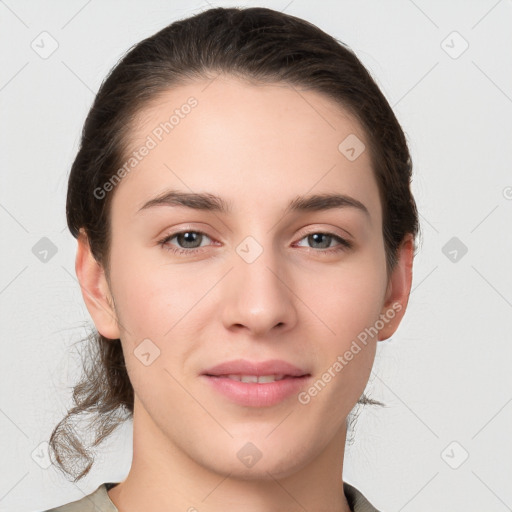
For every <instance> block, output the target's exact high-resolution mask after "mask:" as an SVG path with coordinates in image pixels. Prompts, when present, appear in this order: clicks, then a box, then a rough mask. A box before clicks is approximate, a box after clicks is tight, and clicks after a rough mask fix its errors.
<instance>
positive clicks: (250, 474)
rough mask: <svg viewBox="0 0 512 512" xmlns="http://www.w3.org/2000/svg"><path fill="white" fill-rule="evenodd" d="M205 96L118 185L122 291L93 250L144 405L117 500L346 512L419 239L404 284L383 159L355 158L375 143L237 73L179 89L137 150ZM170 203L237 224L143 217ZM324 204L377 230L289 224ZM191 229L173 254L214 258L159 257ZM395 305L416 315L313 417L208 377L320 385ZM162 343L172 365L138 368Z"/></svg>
mask: <svg viewBox="0 0 512 512" xmlns="http://www.w3.org/2000/svg"><path fill="white" fill-rule="evenodd" d="M190 96H194V97H195V98H196V99H197V100H198V105H197V107H195V108H194V109H193V110H192V111H191V112H190V114H188V116H186V117H185V118H184V119H181V120H180V123H179V125H177V126H176V127H175V128H174V129H173V131H172V132H171V133H170V134H168V135H166V136H165V137H164V138H163V140H162V141H161V142H160V143H159V144H158V145H157V147H155V148H154V149H152V150H151V151H150V153H149V154H148V155H147V156H146V157H145V158H144V159H143V160H142V161H141V162H140V163H139V164H138V165H137V167H136V168H135V169H134V170H133V171H131V173H129V174H127V175H126V176H125V177H124V178H123V179H122V181H121V183H119V184H118V185H117V187H116V188H115V191H114V196H113V202H112V211H111V213H112V217H111V222H112V224H111V225H112V233H113V235H112V245H111V269H110V271H111V272H110V275H109V276H108V277H109V279H108V278H107V275H106V274H105V272H104V269H103V268H102V267H101V266H100V265H99V264H98V263H96V261H95V260H94V259H93V257H92V255H91V253H90V250H89V246H88V243H87V238H86V236H85V235H83V236H80V237H79V244H78V252H77V258H76V272H77V276H78V278H79V281H80V284H81V286H82V292H83V297H84V300H85V303H86V305H87V308H88V310H89V312H90V314H91V317H92V319H93V321H94V323H95V325H96V328H97V329H98V331H99V332H100V333H101V334H103V335H104V336H106V337H108V338H112V339H116V338H120V339H121V342H122V347H123V351H124V355H125V360H126V365H127V370H128V373H129V377H130V380H131V382H132V385H133V387H134V391H135V403H134V416H133V428H134V431H133V439H134V448H133V450H134V451H133V462H132V466H131V469H130V472H129V474H128V476H127V478H126V479H125V480H124V481H123V482H121V483H120V484H118V485H117V486H116V487H114V488H113V489H111V490H110V491H109V497H110V499H111V500H112V501H113V503H114V504H115V505H116V506H117V508H118V509H119V510H120V512H132V511H136V510H146V511H148V512H152V511H157V510H183V511H185V510H189V507H195V508H196V509H197V510H198V511H200V512H202V511H209V512H217V511H222V512H230V511H235V510H236V511H239V510H242V509H243V510H245V511H247V512H260V511H265V512H269V511H275V512H277V511H282V510H287V511H295V510H297V511H299V510H300V511H303V510H308V511H309V512H319V511H327V510H329V511H340V512H347V511H349V510H350V508H349V506H348V503H347V500H346V497H345V495H344V493H343V486H342V471H343V455H344V446H345V440H346V428H347V427H346V419H347V416H348V414H349V413H350V411H351V410H352V408H353V407H354V405H355V404H356V402H357V400H358V399H359V398H360V396H361V395H362V393H363V391H364V389H365V386H366V384H367V382H368V378H369V376H370V371H371V368H372V364H373V361H374V357H375V350H376V344H377V342H378V341H379V340H385V339H387V338H389V337H390V336H391V335H392V334H393V333H394V332H395V331H396V329H397V327H398V325H399V323H400V321H401V319H402V316H403V314H404V313H405V310H406V306H407V301H408V297H409V293H410V288H411V280H412V260H413V251H414V247H413V240H412V238H411V237H410V236H409V235H408V236H407V237H406V238H405V239H404V242H403V244H402V245H401V247H400V250H399V253H398V256H399V261H398V265H397V266H396V267H395V269H394V271H393V273H392V274H391V275H390V276H389V279H388V276H387V274H386V267H385V252H384V241H383V236H382V211H381V203H380V199H379V192H378V187H377V182H376V181H375V178H374V175H373V172H372V168H371V162H370V155H369V151H368V150H366V151H363V153H362V154H361V155H360V156H359V157H358V158H357V159H356V160H354V161H349V160H348V159H347V158H346V157H345V156H344V155H343V154H341V153H340V152H339V151H338V145H339V144H340V142H341V141H343V140H344V139H345V137H347V136H348V135H349V134H356V135H357V137H358V138H359V139H360V140H362V141H363V142H364V143H365V144H366V147H367V148H368V147H369V146H368V144H367V139H366V138H365V134H364V132H363V130H362V128H361V127H360V125H359V124H358V123H357V121H356V120H355V119H354V118H352V117H351V116H350V115H349V114H348V113H347V112H346V111H343V110H342V109H341V108H340V107H339V106H338V105H337V104H335V103H334V102H332V100H330V99H329V98H326V97H324V96H323V95H321V94H319V93H316V92H312V91H301V90H300V89H296V88H292V87H289V86H286V85H284V84H277V85H276V84H272V85H268V84H267V85H261V84H260V85H254V84H249V83H247V82H242V81H240V80H238V79H235V78H233V77H230V76H226V75H221V76H218V77H217V78H216V79H215V80H214V81H213V82H211V81H206V80H205V81H196V82H193V83H190V84H188V85H180V86H179V87H174V88H173V89H172V90H169V91H166V92H165V94H163V95H161V96H160V97H159V98H158V99H157V100H155V101H154V102H153V103H152V104H151V105H150V106H148V107H147V108H145V109H144V110H143V111H142V112H141V113H140V115H139V116H138V117H137V119H136V121H135V123H134V125H133V127H132V131H131V133H132V143H133V144H132V148H133V149H136V148H138V147H140V146H141V144H142V143H143V141H144V140H145V139H146V137H147V136H148V134H150V133H151V131H152V130H153V129H154V127H155V126H157V125H158V124H159V123H160V122H163V121H164V120H167V119H168V118H169V116H170V115H171V114H172V112H173V111H174V109H176V108H179V106H180V105H183V104H184V103H186V100H187V98H189V97H190ZM164 164H165V165H164ZM166 166H167V167H166ZM167 189H174V190H180V191H183V192H209V193H212V194H216V195H219V196H221V197H223V198H224V199H225V200H227V201H230V202H231V204H232V211H231V213H229V214H222V213H218V212H217V213H213V212H208V211H199V210H194V209H190V208H184V207H177V206H159V207H155V208H150V209H146V210H143V211H142V212H139V213H137V210H138V209H139V208H140V206H141V205H142V204H143V203H144V202H145V201H147V200H149V199H151V198H153V197H155V196H156V195H158V194H159V193H161V192H163V191H164V190H167ZM323 192H338V193H343V194H347V195H349V196H351V197H353V198H356V199H357V200H359V201H361V202H362V203H363V204H364V205H365V206H366V208H367V209H368V211H369V217H366V216H365V215H364V214H363V213H362V212H361V211H359V210H358V209H356V208H352V207H346V208H341V209H331V210H326V211H320V212H311V211H309V212H295V213H291V214H288V215H284V209H285V207H286V206H287V204H288V202H289V201H290V200H291V199H292V198H294V197H296V196H297V195H307V194H318V193H323ZM181 230H185V231H193V230H199V231H203V232H205V233H206V235H207V236H203V238H202V239H200V237H198V241H197V243H196V245H195V246H194V245H189V247H192V249H187V246H186V242H184V240H183V239H182V238H179V237H175V238H174V239H172V241H170V242H168V243H167V247H169V246H171V247H174V248H184V249H185V250H189V251H191V250H193V248H194V247H200V249H199V252H196V253H195V254H192V253H189V254H185V255H176V254H173V253H172V252H170V251H168V250H166V248H165V247H164V246H162V245H159V243H158V241H159V240H161V239H163V238H164V237H165V236H166V235H171V234H173V233H175V232H178V231H181ZM313 233H332V234H334V235H337V236H340V237H342V238H345V239H347V240H351V241H352V242H353V247H352V248H350V249H347V248H345V249H342V250H340V251H339V252H329V248H330V249H331V251H332V249H333V248H337V247H338V248H339V247H340V243H339V242H338V241H337V240H336V239H335V238H333V239H331V241H330V242H329V239H327V240H326V241H324V242H322V240H320V241H317V242H315V241H314V240H311V239H310V238H308V236H307V235H310V234H313ZM247 236H251V237H253V238H254V239H255V240H256V241H257V242H258V243H259V244H260V246H261V247H262V249H263V252H262V253H261V255H260V256H259V257H258V258H257V259H256V260H255V261H254V262H252V263H247V262H246V261H245V260H244V259H242V258H241V257H240V256H239V254H238V253H237V252H236V248H237V246H238V245H239V244H240V242H241V241H242V240H243V239H244V238H245V237H247ZM189 241H190V239H189ZM180 242H181V245H180ZM322 253H323V254H324V255H323V256H322ZM392 304H400V306H401V309H400V310H399V311H396V314H395V315H394V318H393V319H392V320H391V321H389V322H388V323H386V324H385V325H384V327H383V328H382V329H381V330H380V331H379V334H378V335H377V336H375V337H373V338H369V339H368V343H367V344H366V345H362V344H361V348H362V350H360V351H359V352H358V353H357V355H355V356H354V358H353V359H352V360H351V361H350V362H348V363H347V364H346V365H345V366H344V367H343V369H342V371H340V372H338V373H337V374H336V376H335V377H334V378H332V380H331V381H330V382H329V383H328V384H327V385H326V386H325V388H324V389H323V390H322V391H321V392H320V393H318V395H317V396H315V397H312V398H311V401H310V402H309V403H308V404H306V405H303V404H301V403H299V401H298V400H297V396H296V395H292V396H291V397H290V398H287V399H286V400H284V401H283V402H281V403H279V404H277V405H274V406H271V407H261V408H255V407H242V406H240V405H236V404H234V403H232V402H230V401H229V400H228V399H227V398H226V397H224V396H223V395H220V394H219V393H217V392H216V391H215V390H213V389H210V387H209V386H207V385H206V384H205V383H204V382H202V379H201V378H199V377H198V376H199V374H200V373H201V371H203V370H205V369H206V368H208V367H210V366H212V365H214V364H217V363H220V362H223V361H226V360H229V359H234V358H239V357H240V358H246V359H252V360H257V361H262V360H266V359H273V358H277V359H284V360H286V361H289V362H291V363H293V364H295V365H297V366H299V367H301V368H304V369H307V371H309V372H310V373H311V374H312V375H313V379H314V380H316V379H318V378H320V377H321V375H322V374H323V373H324V372H325V371H326V369H327V368H329V367H330V366H332V365H333V363H334V362H335V361H336V359H337V357H338V355H341V354H343V353H345V351H346V350H347V349H348V348H349V347H350V345H351V343H352V342H353V340H355V339H356V338H357V335H358V334H359V333H361V332H362V331H364V329H365V328H367V327H369V326H372V325H374V324H375V322H376V320H378V319H379V315H380V314H384V313H386V312H387V311H389V310H390V308H391V307H392ZM147 338H149V339H150V340H151V342H152V343H153V344H154V346H157V347H158V349H159V350H160V356H159V357H157V358H156V359H155V360H154V361H153V362H152V363H151V364H150V365H148V366H146V365H144V364H142V363H141V361H140V359H139V358H138V357H137V356H136V355H135V354H134V350H135V349H136V347H137V346H138V345H139V344H140V343H141V341H142V340H144V339H147ZM247 442H251V443H253V444H254V445H255V446H256V447H257V448H258V450H259V451H260V452H261V454H262V456H261V459H260V460H259V461H258V462H257V463H256V464H255V465H253V466H252V467H250V468H249V467H246V466H245V465H244V464H242V463H241V461H240V460H239V458H238V457H237V452H238V451H239V450H240V449H241V448H242V447H243V446H244V445H245V444H246V443H247ZM192 510H193V509H190V511H192Z"/></svg>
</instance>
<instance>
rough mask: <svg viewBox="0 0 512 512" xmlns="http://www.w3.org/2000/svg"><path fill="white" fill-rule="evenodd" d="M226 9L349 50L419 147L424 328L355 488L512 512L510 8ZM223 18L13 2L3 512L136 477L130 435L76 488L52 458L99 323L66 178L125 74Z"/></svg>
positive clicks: (7, 110)
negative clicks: (179, 23)
mask: <svg viewBox="0 0 512 512" xmlns="http://www.w3.org/2000/svg"><path fill="white" fill-rule="evenodd" d="M209 4H210V5H212V6H231V5H245V6H256V5H261V6H268V7H271V8H274V9H277V10H284V11H285V12H286V13H288V14H292V15H296V16H299V17H302V18H305V19H307V20H309V21H311V22H313V23H314V24H316V25H318V26H319V27H320V28H322V29H323V30H325V31H326V32H328V33H330V34H331V35H333V36H335V37H337V38H338V39H340V40H342V41H344V42H346V43H347V44H349V46H351V48H353V49H354V51H355V52H356V54H357V55H358V56H359V57H360V59H361V60H362V61H363V63H364V64H365V65H366V66H367V68H368V69H369V70H370V72H371V73H372V75H373V76H374V77H375V79H376V81H377V83H378V84H379V85H380V87H381V88H382V90H383V92H384V94H385V95H386V97H387V98H388V100H389V101H390V103H391V105H392V106H393V107H394V110H395V112H396V115H397V117H398V119H399V120H400V122H401V124H402V126H403V128H404V131H405V132H406V134H407V137H408V140H409V143H410V148H411V152H412V156H413V161H414V173H415V175H414V184H413V191H414V194H415V197H416V200H417V202H418V206H419V209H420V212H421V224H422V230H423V241H422V245H421V246H420V250H419V253H418V255H417V257H416V260H415V269H414V282H413V291H412V294H411V298H410V303H409V307H408V311H407V313H406V316H405V318H404V320H403V322H402V324H401V325H400V327H399V329H398V331H397V333H396V334H395V336H393V338H392V340H391V341H390V342H386V343H380V344H379V349H378V353H377V359H376V363H375V367H374V373H373V375H372V378H371V380H370V382H369V385H368V389H367V391H368V392H369V393H370V394H371V396H372V397H374V398H376V399H379V400H382V401H384V402H385V403H386V404H387V406H388V407H387V408H385V409H384V408H366V409H365V410H364V411H363V412H362V413H361V415H360V416H359V419H358V421H357V424H356V435H355V442H354V444H353V445H351V446H348V447H347V453H346V458H345V468H344V478H345V480H347V481H348V482H350V483H352V484H353V485H355V486H356V487H358V488H360V489H361V490H362V491H363V492H364V493H365V494H366V496H367V497H368V498H369V499H370V501H372V502H373V503H374V504H375V505H376V506H377V507H378V508H380V509H382V510H383V511H387V512H389V511H406V512H414V511H426V510H433V509H435V510H437V511H440V512H442V511H450V512H453V511H465V512H470V511H481V510H485V511H486V512H501V511H504V510H512V487H511V486H510V482H511V477H512V441H511V435H510V432H511V431H512V430H511V428H510V427H511V426H512V386H511V383H512V376H511V372H510V362H511V356H512V346H511V343H510V342H511V339H510V338H511V337H510V331H511V318H512V316H511V312H512V311H511V307H512V272H511V270H510V268H511V267H510V253H511V249H512V235H511V225H512V222H511V221H512V172H511V167H510V164H511V161H512V158H511V146H512V144H511V142H512V138H511V135H512V134H511V131H512V130H511V125H512V121H511V119H512V59H511V57H510V49H511V48H512V30H511V27H512V2H511V1H510V0H501V1H496V0H489V1H487V0H482V1H451V2H443V1H440V0H439V1H430V2H427V1H421V0H415V1H412V0H409V1H407V0H401V1H399V0H395V1H386V2H383V1H380V0H375V1H357V2H356V1H341V2H340V1H339V2H326V1H325V2H313V1H301V0H293V1H291V2H288V1H287V0H283V1H267V2H245V3H244V4H238V3H236V2H209ZM207 7H208V3H205V2H184V1H173V2H170V1H158V0H150V1H147V0H146V1H138V2H135V1H130V2H128V1H124V2H121V1H104V2H99V1H97V0H96V1H94V0H90V1H64V0H62V1H60V2H59V1H42V2H36V1H14V0H5V1H0V43H1V48H2V51H1V56H0V58H1V63H0V69H1V74H0V105H1V116H0V119H1V125H0V130H1V132H0V145H1V160H2V165H1V186H0V229H1V239H2V241H1V247H2V251H1V258H2V265H1V271H0V315H1V325H2V357H1V358H0V375H1V376H2V385H1V387H0V389H1V391H0V393H1V396H0V398H1V400H0V432H1V437H0V442H1V453H2V457H1V461H0V464H1V471H0V510H2V511H9V512H22V511H23V512H26V511H36V510H42V509H46V508H49V507H50V506H56V505H59V504H63V503H65V502H69V501H72V500H75V499H78V498H81V497H83V496H84V494H88V493H89V492H92V490H94V489H95V488H96V486H97V485H99V484H100V483H102V482H104V481H119V480H120V479H122V478H124V476H125V475H126V474H127V472H128V469H129V466H130V461H131V424H130V423H128V424H127V425H126V426H125V427H123V428H122V429H121V430H119V431H117V432H116V433H115V434H114V435H113V436H112V439H111V440H110V441H109V442H107V443H105V444H104V445H102V449H101V450H100V452H99V456H98V459H97V465H95V466H94V468H93V470H92V472H91V473H90V475H89V477H87V478H86V479H85V480H82V481H81V482H79V483H78V484H76V485H75V484H73V483H71V482H68V481H67V480H66V479H64V477H63V476H61V474H60V473H58V472H57V471H56V470H55V469H54V468H53V467H52V466H49V467H48V459H47V455H45V442H46V441H47V439H48V437H49V435H50V433H51V430H52V428H53V427H54V426H55V424H56V423H57V422H58V421H59V420H60V419H61V418H62V416H63V415H64V413H65V410H66V407H67V406H69V405H70V404H71V384H72V380H71V379H72V378H73V377H74V376H76V374H77V371H78V369H77V363H76V357H75V355H74V354H75V351H74V349H72V347H71V344H72V343H73V342H75V341H77V340H79V339H80V337H81V336H83V335H84V334H85V333H86V331H85V330H84V325H86V324H87V322H89V321H90V317H89V315H88V312H87V310H86V308H85V305H84V303H83V300H82V296H81V293H80V290H79V287H78V284H77V281H76V277H75V273H74V256H75V250H76V241H75V240H74V239H73V238H72V236H71V235H70V234H69V232H68V231H67V228H66V222H65V194H66V186H67V176H68V172H69V168H70V164H71V162H72V160H73V157H74V155H75V152H76V150H77V146H78V140H79V135H80V130H81V127H82V123H83V121H84V118H85V115H86V113H87V110H88V108H89V106H90V104H91V102H92V100H93V97H94V93H95V92H96V91H97V89H98V87H99V84H100V83H101V81H102V79H103V78H104V76H105V75H106V74H107V72H108V71H109V70H110V68H111V67H112V66H113V65H114V64H115V63H116V62H117V60H118V59H119V58H120V57H121V55H122V54H123V53H124V52H125V51H126V50H127V49H128V48H129V47H130V46H131V45H132V44H134V43H136V42H138V41H139V40H140V39H142V38H144V37H146V36H149V35H151V34H153V33H154V32H156V31H157V30H159V29H160V28H162V27H164V26H165V25H167V24H169V23H170V22H172V21H173V20H175V19H177V18H182V17H185V16H188V15H191V14H193V13H196V12H199V11H201V10H203V9H205V8H207ZM44 31H46V32H48V34H49V35H44V34H43V35H41V33H42V32H44ZM454 31H456V32H457V33H458V34H459V35H457V34H453V32H454ZM54 41H55V42H54ZM52 44H53V45H55V44H58V48H56V50H55V51H54V52H53V53H52V54H51V55H44V52H45V51H46V52H48V51H49V50H51V49H52ZM466 44H468V45H469V46H468V48H467V49H466V50H465V51H463V50H464V48H465V46H466ZM43 57H46V58H43ZM43 237H46V238H48V239H49V240H50V241H51V244H50V243H49V242H48V240H43V241H41V239H42V238H43ZM454 237H455V238H454ZM49 245H51V246H55V248H54V252H55V250H56V252H55V254H53V253H52V252H51V251H50V252H48V253H47V254H46V257H45V256H44V253H43V252H41V251H42V249H41V248H43V249H44V248H45V247H46V248H47V247H48V246H49ZM34 247H35V248H34ZM465 250H467V252H466V253H465V254H464V251H465ZM466 456H468V458H467V459H466V460H464V459H465V457H466Z"/></svg>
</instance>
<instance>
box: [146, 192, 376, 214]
mask: <svg viewBox="0 0 512 512" xmlns="http://www.w3.org/2000/svg"><path fill="white" fill-rule="evenodd" d="M157 206H181V207H186V208H193V209H194V210H205V211H211V212H218V213H224V214H228V213H231V203H230V202H228V201H226V200H224V199H223V198H222V197H219V196H216V195H214V194H209V193H191V192H179V191H177V190H169V191H166V192H164V193H162V194H160V195H158V196H157V197H154V198H153V199H150V200H149V201H147V202H146V203H144V204H143V205H142V206H141V207H140V208H139V209H138V210H137V213H138V212H140V211H142V210H147V209H149V208H154V207H157ZM347 207H350V208H355V209H357V210H359V211H361V212H363V213H364V214H365V216H367V217H368V219H370V212H369V211H368V209H367V208H366V206H365V205H364V204H363V203H361V201H358V200H357V199H355V198H353V197H350V196H348V195H345V194H337V193H324V194H314V195H310V196H297V197H295V198H294V199H292V200H291V201H290V202H289V204H288V206H287V207H286V209H285V211H284V215H286V214H288V213H291V212H306V211H315V212H316V211H323V210H332V209H334V208H347Z"/></svg>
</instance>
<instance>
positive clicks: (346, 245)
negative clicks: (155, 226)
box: [158, 229, 353, 256]
mask: <svg viewBox="0 0 512 512" xmlns="http://www.w3.org/2000/svg"><path fill="white" fill-rule="evenodd" d="M184 233H199V234H201V235H204V236H206V237H208V238H210V237H209V236H208V235H207V234H206V233H205V232H204V231H199V230H193V229H186V230H183V231H177V232H176V233H172V234H170V235H168V236H166V237H165V238H163V239H162V240H160V241H159V242H158V244H159V245H160V246H161V247H162V248H163V249H165V250H166V251H169V252H172V253H174V254H177V255H185V254H187V255H189V256H190V255H191V254H192V255H194V254H196V253H198V252H200V251H201V249H203V248H202V247H196V248H192V249H183V248H177V249H176V248H172V247H171V246H169V245H168V244H169V242H170V241H171V240H172V239H173V238H174V237H176V236H178V235H181V234H184ZM316 234H322V235H327V236H330V237H332V238H333V239H334V240H336V241H338V242H339V244H340V245H338V246H336V247H330V248H328V249H315V248H313V247H309V249H311V250H312V251H315V252H317V253H319V254H320V255H322V256H328V255H330V254H333V253H338V252H341V251H346V250H348V249H352V246H353V244H352V242H349V241H348V240H345V239H344V238H341V237H340V236H338V235H335V234H334V233H329V232H326V231H312V232H311V233H307V234H305V235H304V236H303V237H302V238H301V239H300V240H303V239H304V238H306V237H308V236H311V235H316ZM300 240H299V241H300Z"/></svg>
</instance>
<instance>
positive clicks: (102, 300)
mask: <svg viewBox="0 0 512 512" xmlns="http://www.w3.org/2000/svg"><path fill="white" fill-rule="evenodd" d="M75 272H76V275H77V277H78V282H79V283H80V288H81V289H82V296H83V298H84V302H85V305H86V306H87V310H88V311H89V314H90V315H91V317H92V319H93V322H94V325H95V326H96V329H97V330H98V332H99V333H100V334H102V335H103V336H105V337H106V338H110V339H119V338H120V331H119V327H118V325H117V315H116V313H115V310H114V306H113V301H112V296H111V294H110V287H109V285H108V282H107V278H106V276H105V272H104V270H103V267H102V266H101V265H100V264H99V263H98V262H97V261H96V260H95V258H94V256H93V255H92V252H91V249H90V246H89V240H88V237H87V234H86V233H85V231H84V230H83V229H80V234H79V236H78V248H77V252H76V260H75Z"/></svg>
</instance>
